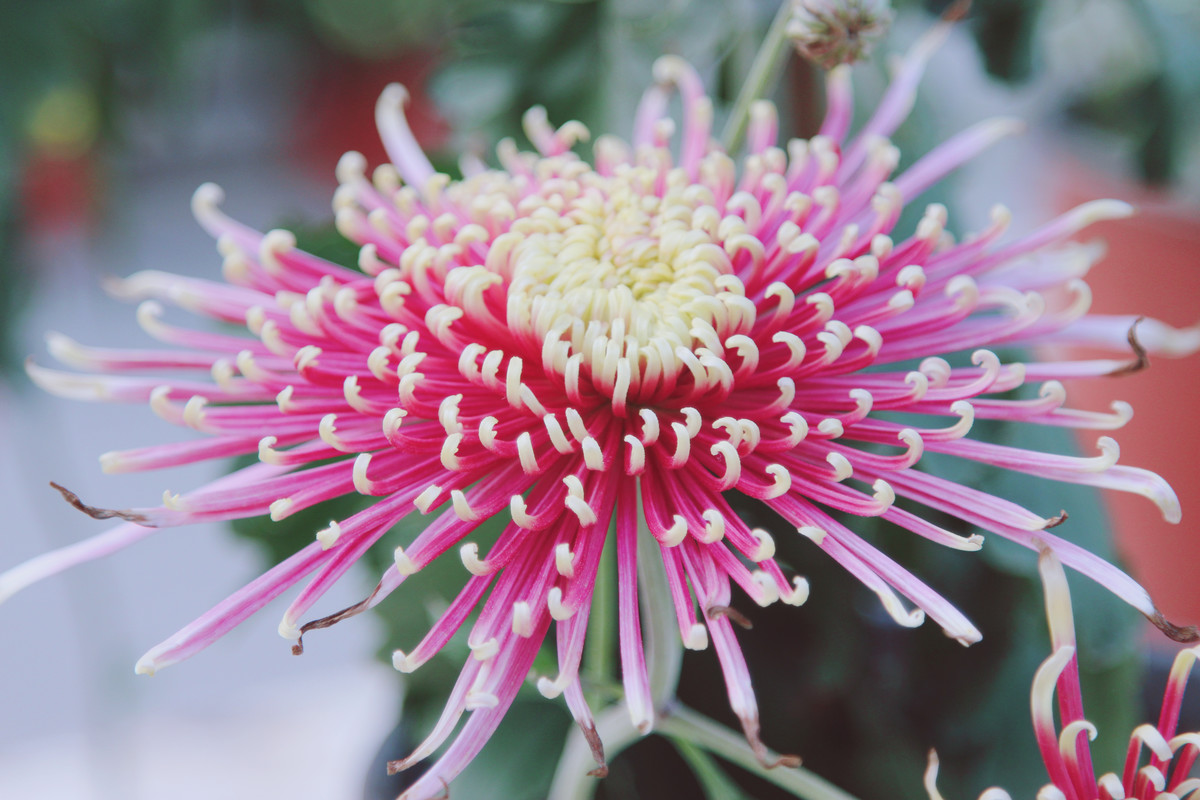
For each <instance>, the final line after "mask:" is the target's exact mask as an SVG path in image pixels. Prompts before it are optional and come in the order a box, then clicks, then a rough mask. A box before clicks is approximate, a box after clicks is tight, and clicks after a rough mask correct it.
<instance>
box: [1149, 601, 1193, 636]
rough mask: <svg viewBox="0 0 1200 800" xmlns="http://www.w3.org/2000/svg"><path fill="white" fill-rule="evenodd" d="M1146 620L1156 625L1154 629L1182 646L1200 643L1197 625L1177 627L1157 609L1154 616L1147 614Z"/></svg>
mask: <svg viewBox="0 0 1200 800" xmlns="http://www.w3.org/2000/svg"><path fill="white" fill-rule="evenodd" d="M1146 618H1147V619H1149V620H1150V621H1151V622H1152V623H1154V627H1156V628H1158V629H1159V630H1160V631H1162V632H1163V633H1165V634H1166V635H1167V638H1168V639H1171V640H1172V641H1176V642H1179V643H1180V644H1195V643H1196V642H1200V630H1198V629H1197V628H1196V626H1195V625H1184V626H1180V625H1176V624H1175V623H1173V622H1171V621H1170V620H1168V619H1167V618H1166V617H1164V616H1163V614H1162V612H1161V611H1159V610H1158V609H1155V611H1154V613H1153V614H1147V615H1146Z"/></svg>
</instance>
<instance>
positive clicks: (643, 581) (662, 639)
mask: <svg viewBox="0 0 1200 800" xmlns="http://www.w3.org/2000/svg"><path fill="white" fill-rule="evenodd" d="M638 491H639V494H638V508H641V507H642V505H641V494H640V492H641V490H640V488H639V490H638ZM638 516H639V519H638V536H637V555H638V570H637V571H638V589H639V591H640V595H639V597H638V600H639V603H638V605H640V606H641V611H642V613H641V617H642V620H641V621H642V633H643V636H644V637H645V638H644V640H643V648H644V649H645V651H646V666H647V669H648V670H649V672H650V699H651V701H652V702H653V703H654V712H655V715H656V716H657V714H659V713H660V712H661V711H662V709H663V708H665V707H666V706H667V705H668V704H669V703H671V702H673V701H674V700H675V688H676V687H677V686H679V670H680V668H681V667H682V666H683V641H682V640H681V639H680V638H679V628H678V627H677V626H676V625H675V615H674V614H672V613H671V609H673V608H674V607H675V601H674V600H672V599H671V590H670V588H668V586H667V570H666V567H665V566H663V556H662V545H660V544H659V543H658V540H657V539H655V538H654V534H652V533H650V529H649V528H647V527H646V519H645V517H644V516H642V515H641V513H640V512H639V515H638Z"/></svg>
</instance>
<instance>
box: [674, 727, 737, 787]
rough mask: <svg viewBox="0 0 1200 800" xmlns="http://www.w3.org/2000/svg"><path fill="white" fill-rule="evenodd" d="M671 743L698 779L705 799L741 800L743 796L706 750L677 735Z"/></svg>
mask: <svg viewBox="0 0 1200 800" xmlns="http://www.w3.org/2000/svg"><path fill="white" fill-rule="evenodd" d="M671 744H673V745H675V749H676V750H678V751H679V755H681V756H683V760H684V761H686V762H687V764H688V767H690V768H691V770H692V774H693V775H695V776H696V780H698V781H700V788H701V789H702V790H703V791H704V796H705V797H706V798H707V800H741V798H742V797H744V796H745V793H744V792H743V791H742V790H741V789H740V788H739V787H738V785H737V784H735V783H734V782H733V781H732V780H730V779H729V776H728V775H726V774H725V772H724V770H722V769H721V767H720V766H718V765H717V762H716V761H715V760H714V759H713V757H712V756H710V755H709V754H708V753H707V752H705V751H704V750H701V749H700V748H699V747H697V746H696V745H694V744H692V743H691V742H689V741H687V740H686V739H680V738H678V737H675V738H672V739H671Z"/></svg>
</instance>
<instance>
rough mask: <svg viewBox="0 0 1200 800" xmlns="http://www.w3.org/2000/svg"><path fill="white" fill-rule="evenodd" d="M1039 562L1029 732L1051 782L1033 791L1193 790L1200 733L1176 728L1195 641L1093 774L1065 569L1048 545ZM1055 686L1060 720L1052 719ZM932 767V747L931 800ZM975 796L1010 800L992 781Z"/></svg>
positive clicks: (936, 797)
mask: <svg viewBox="0 0 1200 800" xmlns="http://www.w3.org/2000/svg"><path fill="white" fill-rule="evenodd" d="M1038 569H1039V571H1040V572H1041V575H1042V585H1043V586H1044V588H1045V593H1046V618H1047V620H1048V621H1049V623H1050V644H1051V650H1052V652H1051V655H1050V657H1049V658H1047V659H1046V660H1045V661H1043V662H1042V665H1041V666H1040V667H1039V668H1038V671H1037V673H1036V674H1035V675H1034V678H1033V691H1032V692H1031V694H1030V709H1031V711H1032V715H1033V732H1034V736H1035V737H1036V739H1037V744H1038V749H1039V750H1041V753H1042V760H1043V761H1044V762H1045V764H1046V772H1047V773H1048V775H1049V777H1050V783H1049V784H1047V785H1046V786H1043V787H1042V789H1041V790H1040V791H1039V792H1038V794H1037V796H1038V800H1122V799H1123V798H1131V800H1155V798H1160V797H1162V798H1186V797H1188V796H1189V795H1192V794H1193V793H1194V792H1195V791H1196V790H1197V789H1200V778H1193V777H1190V775H1191V773H1192V767H1193V766H1194V765H1195V763H1196V756H1197V755H1200V733H1196V732H1189V733H1180V734H1177V733H1176V729H1177V727H1178V725H1179V709H1180V706H1181V704H1182V703H1183V692H1184V689H1186V688H1187V680H1188V675H1190V674H1191V671H1192V664H1194V663H1195V661H1196V657H1197V655H1200V648H1191V649H1188V650H1183V651H1180V653H1179V654H1178V655H1176V656H1175V663H1174V664H1173V665H1172V667H1171V674H1170V676H1169V677H1168V678H1167V688H1166V692H1165V693H1164V695H1163V702H1162V710H1161V711H1160V712H1159V717H1158V724H1156V725H1151V724H1150V723H1145V724H1144V725H1139V726H1138V727H1136V728H1134V730H1133V733H1132V734H1131V735H1130V737H1129V748H1128V749H1127V750H1126V755H1125V764H1124V766H1123V767H1122V768H1121V772H1120V774H1119V775H1118V774H1117V773H1116V772H1106V773H1105V774H1103V775H1101V776H1100V777H1099V778H1097V777H1096V773H1095V769H1094V768H1093V766H1092V753H1091V748H1090V746H1089V745H1088V742H1089V741H1090V740H1092V739H1095V738H1096V736H1097V735H1098V731H1097V730H1096V726H1095V725H1093V724H1092V723H1090V722H1088V721H1087V720H1086V719H1084V717H1083V699H1082V695H1081V693H1080V690H1079V662H1078V659H1077V657H1076V653H1075V623H1074V620H1073V619H1072V616H1071V594H1070V590H1069V589H1068V588H1067V576H1066V574H1065V573H1064V572H1063V568H1062V565H1061V564H1060V563H1059V561H1058V559H1057V558H1056V557H1055V556H1054V553H1053V551H1051V550H1046V551H1044V552H1043V554H1042V556H1041V558H1040V559H1039V562H1038ZM1056 693H1057V695H1058V703H1057V706H1058V717H1059V720H1060V723H1059V725H1058V726H1056V724H1055V719H1054V708H1055V705H1056V704H1055V702H1054V699H1055V694H1056ZM937 773H938V759H937V754H936V753H933V752H931V753H930V754H929V768H928V769H927V770H926V772H925V788H926V790H927V791H928V792H929V796H930V798H931V800H942V795H941V793H940V792H938V790H937V785H936V782H937ZM1164 793H1165V794H1164ZM979 800H1009V794H1008V792H1006V791H1004V790H1003V789H1000V788H996V787H993V788H991V789H988V790H986V791H984V793H983V794H981V795H980V796H979Z"/></svg>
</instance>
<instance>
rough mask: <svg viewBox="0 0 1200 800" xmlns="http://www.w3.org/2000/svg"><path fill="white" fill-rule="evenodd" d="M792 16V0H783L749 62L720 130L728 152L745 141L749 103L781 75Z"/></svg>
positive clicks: (764, 92) (763, 93) (761, 95)
mask: <svg viewBox="0 0 1200 800" xmlns="http://www.w3.org/2000/svg"><path fill="white" fill-rule="evenodd" d="M791 19H792V0H783V3H782V4H781V5H780V6H779V12H778V13H777V14H776V15H775V19H774V20H773V21H772V22H771V27H770V28H769V29H768V30H767V36H766V38H765V39H763V43H762V46H761V47H759V48H758V53H757V54H756V55H755V56H754V63H752V64H751V65H750V74H749V75H747V76H746V82H745V83H743V84H742V89H741V91H740V92H738V96H737V99H736V100H734V103H733V110H732V111H730V112H729V118H728V119H726V120H725V129H724V130H722V131H721V144H722V145H724V147H725V152H727V153H733V152H734V151H735V150H736V149H737V148H738V147H740V146H741V144H742V137H743V136H745V134H746V124H747V123H748V122H749V120H750V107H751V106H753V105H754V101H755V100H758V99H759V98H761V97H763V96H764V95H765V94H766V93H767V87H768V86H770V85H771V84H773V83H774V82H775V80H776V78H777V77H778V74H779V68H780V66H781V65H782V64H783V60H784V57H785V56H786V55H787V52H788V46H787V45H788V37H787V27H788V22H790V21H791Z"/></svg>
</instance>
